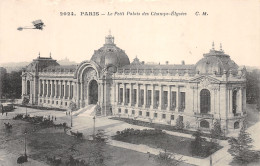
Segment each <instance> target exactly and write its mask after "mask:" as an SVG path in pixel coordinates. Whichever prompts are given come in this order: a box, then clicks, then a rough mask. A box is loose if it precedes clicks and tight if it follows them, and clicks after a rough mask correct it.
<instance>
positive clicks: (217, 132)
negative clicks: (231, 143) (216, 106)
mask: <svg viewBox="0 0 260 166" xmlns="http://www.w3.org/2000/svg"><path fill="white" fill-rule="evenodd" d="M210 134H211V138H215V139H220V138H221V136H222V135H223V132H222V130H221V124H220V120H218V119H217V120H216V121H215V122H214V126H213V129H211V130H210Z"/></svg>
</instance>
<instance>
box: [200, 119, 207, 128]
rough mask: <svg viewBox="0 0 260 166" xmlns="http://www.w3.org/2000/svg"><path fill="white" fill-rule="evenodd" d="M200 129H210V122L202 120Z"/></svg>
mask: <svg viewBox="0 0 260 166" xmlns="http://www.w3.org/2000/svg"><path fill="white" fill-rule="evenodd" d="M200 127H203V128H209V122H208V121H206V120H202V121H201V122H200Z"/></svg>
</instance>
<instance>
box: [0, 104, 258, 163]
mask: <svg viewBox="0 0 260 166" xmlns="http://www.w3.org/2000/svg"><path fill="white" fill-rule="evenodd" d="M25 112H26V108H24V107H18V108H17V109H15V111H14V112H10V113H8V115H7V116H6V115H5V114H3V115H0V119H11V118H12V117H14V116H15V114H19V113H25ZM27 113H28V114H30V116H36V115H38V116H46V117H48V116H50V117H51V118H52V117H53V119H54V122H55V123H64V122H66V123H67V124H68V125H69V126H70V124H71V116H70V115H69V114H68V112H67V115H66V112H63V111H53V110H36V109H31V108H27ZM55 117H56V121H55ZM72 123H73V127H72V130H73V131H79V132H82V133H83V134H84V136H85V138H87V137H88V136H89V135H91V134H93V127H94V119H93V117H92V116H72ZM259 127H260V123H259V122H258V123H256V124H255V125H253V126H251V127H250V128H249V129H248V132H249V133H251V134H252V138H253V139H254V140H256V139H257V138H259V133H258V132H256V131H257V129H259ZM125 128H134V129H144V128H145V127H141V126H136V125H131V124H128V123H125V122H122V121H118V120H112V119H109V117H97V118H96V119H95V131H97V130H98V129H103V130H105V132H106V134H107V135H109V136H112V135H115V134H116V131H121V130H123V129H125ZM165 132H166V133H167V134H170V135H175V136H181V137H186V138H191V135H189V134H184V133H178V132H171V131H165ZM68 133H69V132H68ZM108 143H109V144H110V145H112V146H115V147H120V148H125V149H130V150H134V151H138V152H142V153H147V152H150V153H151V154H159V152H160V151H162V150H161V149H155V148H151V147H148V146H146V145H135V144H130V143H126V142H120V141H115V140H111V139H110V140H109V142H108ZM219 143H220V145H221V146H223V148H222V149H220V150H218V151H217V152H215V153H214V154H213V155H212V159H213V165H214V166H223V165H229V163H230V161H232V156H231V155H230V154H229V153H228V152H227V150H228V149H229V144H228V142H227V141H219ZM254 148H255V149H256V150H260V147H259V145H258V144H257V143H256V142H254ZM175 156H176V157H177V158H178V157H181V155H178V154H175ZM10 158H12V159H15V158H17V154H14V153H10V152H6V151H3V150H1V151H0V161H1V162H2V163H5V164H6V163H8V161H11V159H10ZM209 158H210V157H207V158H204V159H201V158H195V157H190V156H183V158H182V159H184V160H185V162H186V163H189V164H195V165H209V161H210V159H209ZM29 161H30V162H28V163H26V164H25V165H28V166H30V165H35V164H37V166H38V165H39V166H41V165H45V164H43V163H39V162H37V161H34V160H29ZM6 165H7V164H6Z"/></svg>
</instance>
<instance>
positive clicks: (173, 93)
mask: <svg viewBox="0 0 260 166" xmlns="http://www.w3.org/2000/svg"><path fill="white" fill-rule="evenodd" d="M175 108H176V92H172V109H173V110H175Z"/></svg>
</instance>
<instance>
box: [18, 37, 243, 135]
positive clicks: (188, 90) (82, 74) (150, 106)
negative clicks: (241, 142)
mask: <svg viewBox="0 0 260 166" xmlns="http://www.w3.org/2000/svg"><path fill="white" fill-rule="evenodd" d="M22 78H23V79H22V94H23V96H24V97H29V98H30V103H31V104H35V105H42V106H48V107H59V108H67V107H68V106H69V103H70V102H71V101H73V102H75V103H76V104H77V106H78V107H79V108H84V107H85V106H87V105H90V104H97V105H98V106H99V107H100V108H101V115H103V116H107V115H114V116H121V117H129V118H134V119H137V118H138V119H140V120H144V121H150V122H155V123H163V124H169V125H175V122H176V119H177V118H179V119H180V120H181V121H183V122H184V125H185V127H187V128H191V129H196V128H198V127H199V128H202V129H204V130H209V129H210V128H211V127H212V126H213V123H214V121H215V120H220V121H221V126H222V128H223V129H224V130H225V131H226V132H229V131H233V130H237V129H239V128H240V127H241V120H242V119H243V118H244V117H245V115H246V108H245V107H246V89H245V87H246V85H245V83H246V81H245V69H240V68H239V67H238V66H237V65H236V64H235V62H233V61H232V60H231V59H230V56H229V55H227V54H225V53H224V51H223V50H222V48H221V49H220V50H218V51H217V50H215V49H214V45H213V47H212V49H211V50H210V52H209V53H207V54H204V57H203V58H202V59H201V60H200V61H199V62H198V63H196V64H195V65H185V64H181V65H171V64H168V63H166V64H164V65H162V64H159V65H153V64H145V63H144V62H140V61H139V59H138V58H135V59H134V61H133V62H132V63H131V64H130V61H129V59H128V56H127V55H126V53H125V51H124V50H122V49H120V48H118V47H117V46H116V45H115V44H114V37H113V36H111V35H108V36H107V37H106V40H105V44H104V46H103V47H101V48H100V49H98V50H95V51H94V55H93V56H92V58H91V60H90V61H83V62H81V63H80V64H79V65H77V66H60V65H59V64H58V63H57V62H56V60H53V59H52V58H51V57H50V58H43V57H40V56H39V57H38V58H37V59H35V60H33V62H32V63H31V64H30V65H29V66H27V68H26V69H25V70H24V72H23V74H22Z"/></svg>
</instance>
